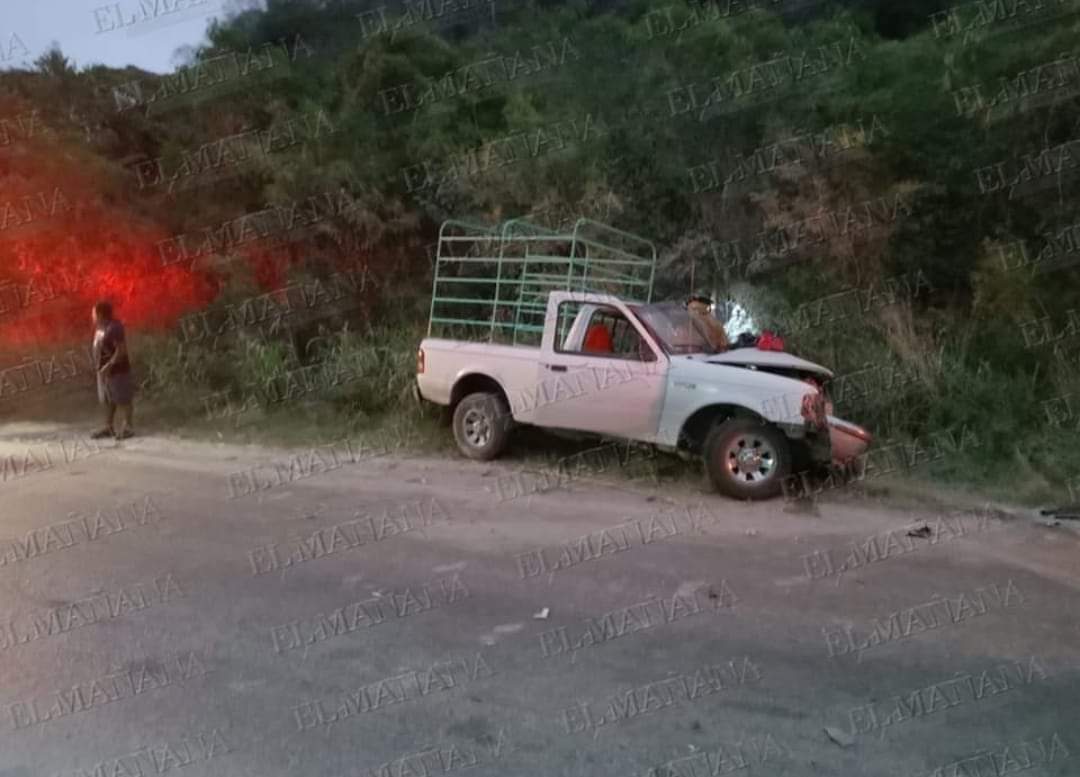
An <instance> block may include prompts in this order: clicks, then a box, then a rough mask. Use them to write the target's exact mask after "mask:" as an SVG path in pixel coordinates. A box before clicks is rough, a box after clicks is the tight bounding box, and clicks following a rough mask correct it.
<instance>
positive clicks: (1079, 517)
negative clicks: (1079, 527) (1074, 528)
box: [1039, 505, 1080, 521]
mask: <svg viewBox="0 0 1080 777" xmlns="http://www.w3.org/2000/svg"><path fill="white" fill-rule="evenodd" d="M1039 515H1049V516H1053V517H1054V518H1060V519H1062V520H1065V521H1080V505H1069V506H1067V507H1048V508H1046V509H1043V510H1039Z"/></svg>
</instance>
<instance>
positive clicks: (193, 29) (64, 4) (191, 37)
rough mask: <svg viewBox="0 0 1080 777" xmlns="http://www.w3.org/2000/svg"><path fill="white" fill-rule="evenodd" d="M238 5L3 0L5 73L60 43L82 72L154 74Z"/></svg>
mask: <svg viewBox="0 0 1080 777" xmlns="http://www.w3.org/2000/svg"><path fill="white" fill-rule="evenodd" d="M236 4H237V0H0V69H6V68H10V67H24V66H25V67H30V66H32V64H33V61H34V60H35V59H37V58H38V57H39V56H40V55H41V54H43V53H45V52H46V51H48V50H49V49H50V48H51V47H52V43H53V42H54V41H55V42H56V43H58V44H59V46H60V50H61V51H62V52H63V53H64V56H66V57H67V58H68V59H69V60H73V61H74V64H75V66H76V67H77V68H78V69H80V70H81V69H82V68H83V67H85V66H88V65H93V64H104V65H109V66H112V67H125V66H127V65H135V66H137V67H140V68H142V69H144V70H149V71H151V72H155V73H165V72H169V71H171V70H173V69H174V68H175V67H176V66H177V65H179V64H182V62H183V60H180V59H177V57H176V51H177V49H180V48H182V47H184V46H193V45H196V44H198V43H200V42H202V41H203V40H204V39H205V32H206V26H207V23H208V22H209V21H210V19H212V18H213V17H215V16H218V17H220V16H223V15H224V14H225V13H226V12H227V11H228V10H231V9H233V8H235V7H236Z"/></svg>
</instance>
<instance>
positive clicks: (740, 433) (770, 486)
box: [702, 418, 791, 499]
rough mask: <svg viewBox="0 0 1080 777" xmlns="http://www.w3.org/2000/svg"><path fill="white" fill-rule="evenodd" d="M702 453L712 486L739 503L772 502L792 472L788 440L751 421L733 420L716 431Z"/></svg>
mask: <svg viewBox="0 0 1080 777" xmlns="http://www.w3.org/2000/svg"><path fill="white" fill-rule="evenodd" d="M702 452H703V454H704V456H705V471H706V472H707V473H708V475H709V478H710V479H711V480H712V482H713V484H714V485H715V486H716V488H717V489H718V490H719V491H720V492H721V493H723V494H726V495H727V496H730V497H734V498H736V499H771V498H772V497H774V496H776V495H777V494H779V493H780V489H781V486H782V485H783V481H784V478H785V477H787V475H788V474H789V472H790V471H791V446H790V445H789V444H788V440H787V437H785V436H784V434H783V432H781V431H780V430H779V429H777V428H775V427H773V426H769V425H767V424H763V423H761V422H760V421H755V420H753V419H750V418H731V419H728V420H727V421H724V422H723V423H721V424H718V425H716V426H715V427H713V429H712V431H710V432H709V435H708V437H706V438H705V446H704V449H703V451H702Z"/></svg>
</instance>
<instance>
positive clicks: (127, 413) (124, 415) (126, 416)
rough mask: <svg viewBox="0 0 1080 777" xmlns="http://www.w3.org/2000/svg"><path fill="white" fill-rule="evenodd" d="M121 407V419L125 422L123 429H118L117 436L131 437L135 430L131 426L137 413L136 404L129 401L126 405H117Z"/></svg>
mask: <svg viewBox="0 0 1080 777" xmlns="http://www.w3.org/2000/svg"><path fill="white" fill-rule="evenodd" d="M117 407H118V408H119V409H120V420H121V421H122V422H123V426H122V428H121V429H118V430H117V433H116V436H117V437H131V436H132V435H133V434H135V432H134V431H133V430H132V428H131V420H132V417H133V416H134V414H135V405H134V403H132V402H128V403H127V404H126V405H117Z"/></svg>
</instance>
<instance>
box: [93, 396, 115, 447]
mask: <svg viewBox="0 0 1080 777" xmlns="http://www.w3.org/2000/svg"><path fill="white" fill-rule="evenodd" d="M115 417H116V405H114V404H113V403H112V402H106V403H105V428H104V429H102V430H101V431H99V432H95V433H94V434H92V435H90V436H91V438H101V437H108V436H110V435H113V436H115V434H116V432H115V431H114V429H113V419H114V418H115Z"/></svg>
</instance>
